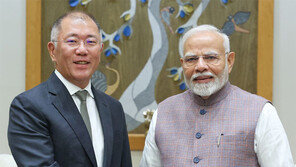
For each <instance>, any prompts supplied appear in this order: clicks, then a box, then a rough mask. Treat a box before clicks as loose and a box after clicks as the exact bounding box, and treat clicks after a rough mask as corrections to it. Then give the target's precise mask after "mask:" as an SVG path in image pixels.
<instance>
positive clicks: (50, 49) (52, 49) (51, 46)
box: [47, 42, 56, 62]
mask: <svg viewBox="0 0 296 167" xmlns="http://www.w3.org/2000/svg"><path fill="white" fill-rule="evenodd" d="M55 49H56V46H55V45H54V43H53V42H48V44H47V50H48V53H49V55H50V58H51V61H53V62H56V57H55V54H54V53H55Z"/></svg>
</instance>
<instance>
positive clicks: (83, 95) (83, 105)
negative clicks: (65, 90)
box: [75, 90, 92, 138]
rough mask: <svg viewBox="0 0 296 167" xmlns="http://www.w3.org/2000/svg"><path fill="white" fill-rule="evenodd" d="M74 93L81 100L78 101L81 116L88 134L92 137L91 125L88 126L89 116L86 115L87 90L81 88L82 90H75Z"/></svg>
mask: <svg viewBox="0 0 296 167" xmlns="http://www.w3.org/2000/svg"><path fill="white" fill-rule="evenodd" d="M75 94H76V96H77V97H78V98H79V100H80V102H81V103H80V114H81V116H82V119H83V121H84V124H85V125H86V128H87V131H88V133H89V136H90V138H92V137H91V126H90V121H89V116H88V112H87V107H86V96H87V91H86V90H82V91H78V92H76V93H75Z"/></svg>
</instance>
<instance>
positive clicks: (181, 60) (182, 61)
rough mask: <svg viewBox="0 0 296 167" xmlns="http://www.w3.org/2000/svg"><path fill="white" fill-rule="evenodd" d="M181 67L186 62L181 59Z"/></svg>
mask: <svg viewBox="0 0 296 167" xmlns="http://www.w3.org/2000/svg"><path fill="white" fill-rule="evenodd" d="M180 62H181V66H182V67H183V63H184V60H183V59H182V58H180Z"/></svg>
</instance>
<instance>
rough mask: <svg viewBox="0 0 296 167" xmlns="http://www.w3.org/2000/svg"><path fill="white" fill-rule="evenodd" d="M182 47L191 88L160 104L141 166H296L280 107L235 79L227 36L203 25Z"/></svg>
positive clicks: (185, 37) (186, 38) (147, 139)
mask: <svg viewBox="0 0 296 167" xmlns="http://www.w3.org/2000/svg"><path fill="white" fill-rule="evenodd" d="M182 46H183V55H184V56H183V57H182V58H181V59H180V61H181V64H182V68H183V72H184V76H185V81H186V84H187V86H188V87H189V90H187V91H185V92H184V93H181V94H178V95H175V96H172V97H169V98H167V99H166V100H164V101H163V102H161V103H160V104H159V106H158V109H157V111H156V112H155V113H154V115H153V118H152V121H151V124H150V128H149V132H148V135H147V137H146V142H145V148H144V151H143V157H142V160H141V164H140V166H141V167H156V166H168V167H171V166H177V167H184V166H186V167H187V166H205V167H209V166H214V167H217V166H223V167H232V166H233V167H234V166H262V167H292V166H294V165H293V158H292V154H291V151H290V146H289V142H288V139H287V136H286V133H285V130H284V128H283V126H282V124H281V121H280V119H279V117H278V115H277V112H276V109H275V108H274V107H273V106H272V104H271V103H270V102H269V101H268V100H266V99H264V98H263V97H260V96H257V95H254V94H251V93H248V92H246V91H244V90H242V89H240V88H238V87H236V86H234V85H231V84H230V83H229V81H228V75H229V73H230V72H231V70H232V67H233V64H234V59H235V53H234V52H230V44H229V38H228V37H227V35H225V34H223V33H221V32H220V31H219V30H218V29H217V28H216V27H214V26H211V25H201V26H197V27H195V28H193V29H191V30H189V31H188V32H187V33H186V34H185V35H184V37H183V41H182Z"/></svg>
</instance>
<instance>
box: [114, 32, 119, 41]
mask: <svg viewBox="0 0 296 167" xmlns="http://www.w3.org/2000/svg"><path fill="white" fill-rule="evenodd" d="M119 39H120V35H119V34H116V35H115V37H114V39H113V40H114V41H115V42H118V41H119Z"/></svg>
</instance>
